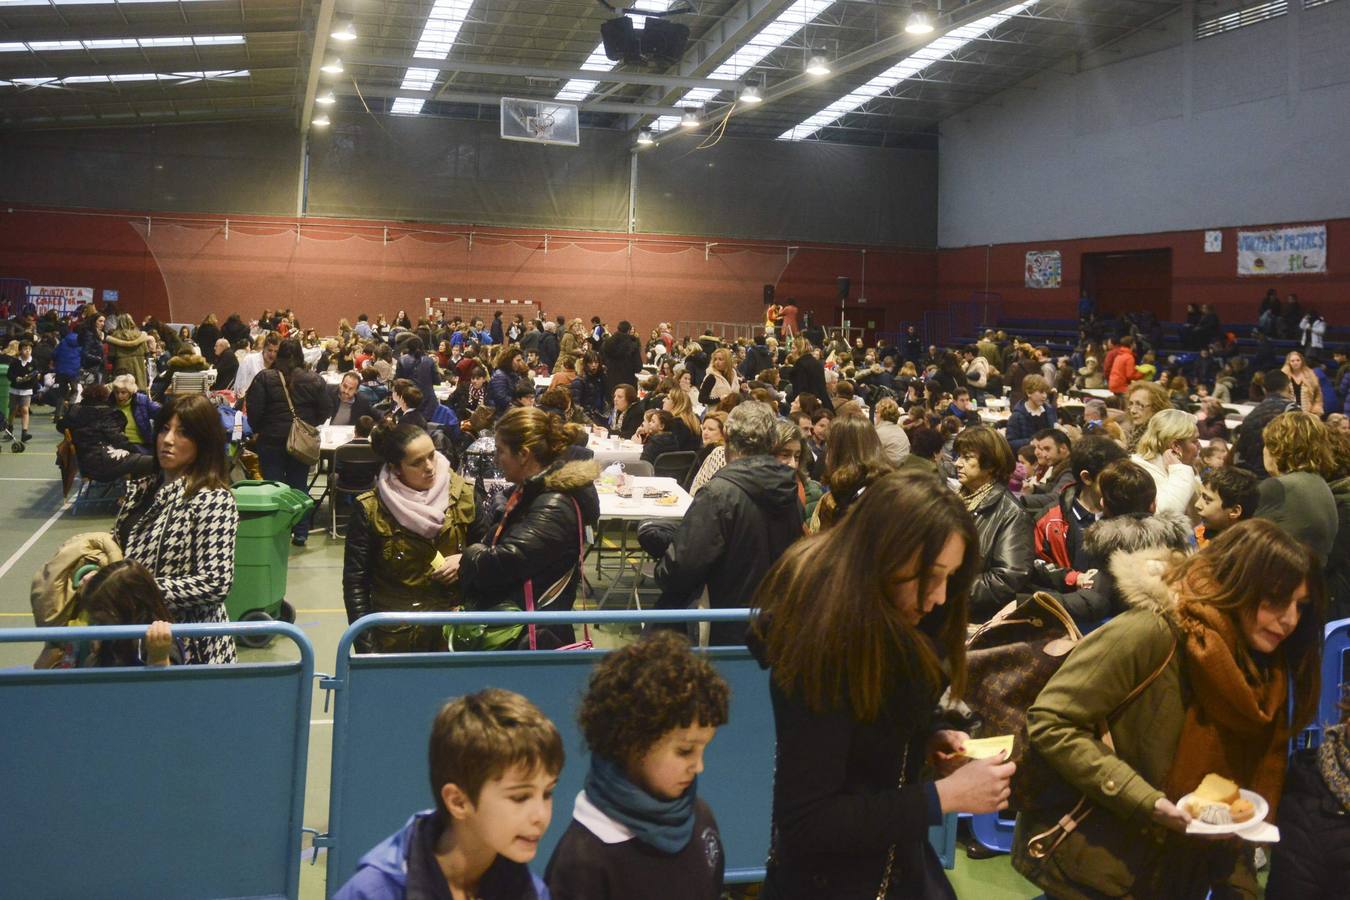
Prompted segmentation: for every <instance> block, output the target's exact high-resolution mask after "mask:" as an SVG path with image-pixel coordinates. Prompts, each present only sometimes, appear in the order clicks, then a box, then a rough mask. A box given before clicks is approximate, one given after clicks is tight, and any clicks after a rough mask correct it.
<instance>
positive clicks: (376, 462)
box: [328, 442, 384, 538]
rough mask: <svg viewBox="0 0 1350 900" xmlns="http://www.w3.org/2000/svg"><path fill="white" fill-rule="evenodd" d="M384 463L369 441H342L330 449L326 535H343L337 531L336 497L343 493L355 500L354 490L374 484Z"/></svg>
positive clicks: (358, 490) (362, 491) (339, 498)
mask: <svg viewBox="0 0 1350 900" xmlns="http://www.w3.org/2000/svg"><path fill="white" fill-rule="evenodd" d="M383 465H384V461H383V460H381V459H380V458H379V457H378V456H376V455H375V450H374V449H373V448H372V447H371V446H370V444H368V443H362V444H358V443H355V442H352V443H348V444H343V445H342V446H341V447H338V448H337V449H336V450H334V451H333V471H332V475H331V480H332V484H331V485H330V486H329V487H330V489H331V491H332V496H331V497H329V499H328V509H329V523H328V535H329V537H332V538H338V537H341V536H342V535H341V534H340V533H339V532H338V505H339V504H338V501H339V500H341V498H343V497H349V498H352V499H353V500H354V499H355V498H356V495H357V494H364V493H365V492H366V491H368V490H371V489H372V488H374V487H375V479H376V478H378V477H379V475H380V468H381V467H382V466H383Z"/></svg>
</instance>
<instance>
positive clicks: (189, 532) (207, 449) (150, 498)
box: [115, 394, 239, 663]
mask: <svg viewBox="0 0 1350 900" xmlns="http://www.w3.org/2000/svg"><path fill="white" fill-rule="evenodd" d="M155 426H156V427H155V455H156V460H157V461H158V463H159V469H160V470H159V472H158V473H157V474H156V475H152V476H150V477H148V478H143V479H139V480H137V481H132V482H130V485H129V487H128V490H127V496H126V499H125V500H124V502H123V504H122V509H121V511H119V512H118V514H117V522H116V526H115V533H116V535H117V539H118V542H119V543H120V544H121V546H122V552H123V553H124V554H125V555H126V557H127V559H134V560H136V561H137V562H139V563H141V564H142V565H144V566H145V567H146V568H148V569H149V570H150V571H151V572H152V573H153V574H154V576H155V581H157V582H158V583H159V587H160V589H161V590H162V591H163V592H164V597H165V600H166V601H167V602H168V606H169V611H170V612H171V613H173V617H174V622H175V623H176V624H186V623H190V622H226V621H228V617H227V616H226V614H225V595H226V594H228V593H229V592H230V586H231V585H232V584H233V583H234V549H235V532H236V530H237V529H238V526H239V511H238V508H237V507H236V506H235V502H234V495H233V493H231V491H230V486H229V480H228V477H227V474H226V473H227V471H228V470H227V468H226V464H225V444H226V441H227V439H228V438H227V435H226V434H225V429H224V426H222V425H221V423H220V416H219V414H218V413H217V412H216V408H215V406H214V405H213V404H212V403H211V402H210V401H209V400H207V399H206V398H205V397H204V396H202V395H200V394H194V395H187V396H182V397H177V398H174V399H172V400H171V401H170V402H168V403H166V404H165V405H164V407H163V408H162V409H161V411H160V414H159V416H158V417H156V423H155ZM184 647H185V653H184V659H183V661H184V662H185V663H232V662H235V649H234V638H232V637H228V636H217V637H209V638H194V639H190V640H186V641H184Z"/></svg>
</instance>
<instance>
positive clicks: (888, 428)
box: [876, 397, 909, 466]
mask: <svg viewBox="0 0 1350 900" xmlns="http://www.w3.org/2000/svg"><path fill="white" fill-rule="evenodd" d="M876 416H877V421H876V429H877V438H879V439H880V441H881V450H882V452H883V453H884V454H885V455H886V461H887V462H889V463H890V464H891V465H892V466H898V465H900V464H901V463H902V462H904V461H905V457H906V456H909V435H907V434H905V429H904V428H902V427H900V404H899V403H896V402H895V400H893V399H892V398H890V397H882V398H881V399H880V400H878V401H877V406H876Z"/></svg>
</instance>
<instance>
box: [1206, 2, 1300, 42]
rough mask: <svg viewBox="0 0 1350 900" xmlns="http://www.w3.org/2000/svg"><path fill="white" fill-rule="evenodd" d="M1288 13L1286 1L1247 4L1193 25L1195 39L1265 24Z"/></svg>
mask: <svg viewBox="0 0 1350 900" xmlns="http://www.w3.org/2000/svg"><path fill="white" fill-rule="evenodd" d="M1288 12H1289V3H1288V0H1275V2H1272V3H1249V4H1247V5H1246V6H1242V7H1239V8H1238V9H1232V10H1229V11H1228V12H1225V13H1221V14H1219V15H1217V16H1209V17H1208V18H1204V19H1200V20H1199V21H1197V22H1196V23H1195V39H1196V40H1202V39H1204V38H1209V37H1215V36H1217V35H1220V34H1225V33H1227V32H1229V31H1236V30H1238V29H1239V28H1246V27H1247V26H1248V25H1255V24H1256V23H1258V22H1265V21H1266V20H1268V19H1274V18H1277V17H1279V16H1283V15H1285V14H1287V13H1288Z"/></svg>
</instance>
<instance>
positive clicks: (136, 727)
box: [0, 622, 314, 898]
mask: <svg viewBox="0 0 1350 900" xmlns="http://www.w3.org/2000/svg"><path fill="white" fill-rule="evenodd" d="M173 631H174V634H175V636H179V637H206V636H209V635H221V634H231V635H236V636H237V635H241V634H245V633H254V634H257V633H267V634H275V635H281V636H284V637H286V638H289V639H290V640H291V641H293V642H294V643H295V645H296V646H297V647H298V648H299V651H300V659H299V660H298V661H295V662H275V663H273V662H269V663H248V664H238V665H231V666H172V667H169V668H167V669H160V668H156V669H146V668H125V669H122V668H115V669H53V670H45V671H30V670H18V671H16V670H9V671H0V710H3V711H4V713H3V717H4V718H3V725H0V759H3V760H4V768H3V771H2V772H0V848H3V850H0V858H3V863H0V873H2V874H0V885H3V887H0V894H3V895H4V896H6V897H48V898H65V897H72V898H74V897H87V896H91V895H98V896H106V897H183V898H188V897H280V896H285V897H296V896H298V894H299V880H300V867H299V863H300V848H301V837H302V835H301V817H302V815H303V812H304V785H305V762H306V752H307V749H308V744H309V727H308V725H309V716H310V700H311V694H312V689H313V679H314V650H313V647H312V646H311V645H310V643H309V640H308V639H307V638H306V637H305V636H304V634H303V633H302V632H301V631H300V630H299V629H297V628H296V627H295V626H293V625H287V624H285V623H282V622H269V623H266V624H228V625H227V624H219V625H216V624H212V625H175V626H174V628H173ZM144 635H145V627H144V626H119V627H116V628H16V629H0V643H35V644H36V643H41V642H45V641H49V640H50V641H61V642H66V641H70V640H126V639H133V638H140V637H143V636H144ZM33 655H34V657H36V656H37V649H36V648H35V649H34V654H33Z"/></svg>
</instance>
